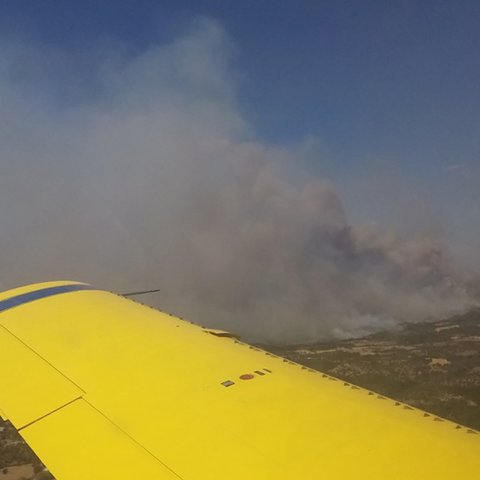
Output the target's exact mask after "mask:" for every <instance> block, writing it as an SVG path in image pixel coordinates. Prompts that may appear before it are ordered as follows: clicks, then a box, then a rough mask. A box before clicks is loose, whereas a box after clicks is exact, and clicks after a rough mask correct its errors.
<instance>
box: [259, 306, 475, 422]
mask: <svg viewBox="0 0 480 480" xmlns="http://www.w3.org/2000/svg"><path fill="white" fill-rule="evenodd" d="M263 348H265V349H267V350H270V351H272V352H273V353H276V354H277V355H280V356H284V357H286V358H288V359H290V360H293V361H295V362H297V363H301V364H304V365H306V366H308V367H311V368H314V369H316V370H320V371H323V372H325V373H329V374H331V375H332V376H335V377H338V378H341V379H342V380H345V381H348V382H350V383H354V384H357V385H360V386H362V387H365V388H368V389H370V390H373V391H375V392H378V393H381V394H383V395H386V396H389V397H392V398H394V399H396V400H400V401H402V402H405V403H409V404H411V405H414V406H416V407H418V408H421V409H423V410H427V411H429V412H432V413H435V414H437V415H439V416H441V417H444V418H448V419H450V420H453V421H455V422H457V423H460V424H463V425H465V426H469V427H473V428H475V429H480V310H477V311H472V312H470V313H467V314H465V315H461V316H456V317H452V318H450V319H448V320H443V321H438V322H431V323H418V324H404V325H402V326H401V328H400V329H399V330H398V331H394V332H381V333H377V334H374V335H371V336H368V337H364V338H359V339H354V340H343V341H331V342H322V343H317V344H314V345H295V346H290V347H281V348H278V347H268V346H263Z"/></svg>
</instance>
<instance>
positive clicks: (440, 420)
mask: <svg viewBox="0 0 480 480" xmlns="http://www.w3.org/2000/svg"><path fill="white" fill-rule="evenodd" d="M433 420H434V421H435V422H443V420H442V419H441V418H438V417H435V418H434V419H433Z"/></svg>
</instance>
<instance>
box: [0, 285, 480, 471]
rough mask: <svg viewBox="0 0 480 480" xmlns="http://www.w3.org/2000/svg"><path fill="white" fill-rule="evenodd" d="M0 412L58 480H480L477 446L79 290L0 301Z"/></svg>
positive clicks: (470, 434)
mask: <svg viewBox="0 0 480 480" xmlns="http://www.w3.org/2000/svg"><path fill="white" fill-rule="evenodd" d="M0 362H1V363H0V365H1V379H2V382H1V387H0V413H1V414H2V417H4V418H5V419H8V420H9V421H10V422H11V423H12V424H13V425H14V426H15V427H16V428H17V429H18V430H19V432H20V434H21V435H22V436H23V437H24V438H25V440H26V441H27V443H28V444H29V445H30V446H31V447H32V448H33V450H34V451H35V452H36V453H37V455H38V456H39V457H40V459H41V460H42V461H43V462H44V463H45V464H46V465H47V467H48V468H49V469H50V471H51V472H52V473H53V474H54V475H55V477H56V478H57V480H86V479H104V480H105V479H112V480H113V479H115V480H127V479H129V480H130V479H132V478H136V479H168V480H173V479H177V480H178V479H183V480H217V479H218V480H223V479H225V480H227V479H228V480H240V479H242V480H245V479H255V480H257V479H258V480H271V479H275V480H293V479H295V480H297V479H302V480H303V479H317V478H318V479H369V480H377V479H389V480H395V479H397V480H400V479H401V480H406V479H422V480H429V479H431V480H433V479H435V480H442V479H443V480H446V479H448V480H451V479H452V478H456V479H469V480H470V479H475V478H480V468H479V467H480V436H479V435H478V434H477V432H475V431H473V430H471V429H468V428H465V427H461V426H459V425H456V424H454V423H451V422H449V421H446V420H443V419H441V418H438V417H436V416H434V415H430V414H427V413H424V412H422V411H420V410H417V409H414V408H412V407H410V406H408V405H405V404H403V403H400V402H395V401H394V400H391V399H388V398H385V397H383V396H381V395H377V394H374V393H372V392H369V391H367V390H364V389H361V388H358V387H356V386H354V385H350V384H348V383H344V382H343V381H341V380H338V379H335V378H333V377H330V376H328V375H325V374H322V373H319V372H316V371H314V370H311V369H309V368H306V367H301V366H300V365H297V364H295V363H293V362H290V361H288V360H285V359H282V358H279V357H276V356H274V355H272V354H270V353H267V352H264V351H262V350H260V349H258V348H255V347H252V346H249V345H247V344H245V343H242V342H240V341H238V340H237V339H235V338H234V337H232V336H230V335H228V334H225V332H219V331H216V330H206V329H203V328H202V327H199V326H197V325H194V324H191V323H189V322H187V321H184V320H181V319H179V318H176V317H173V316H171V315H169V314H166V313H162V312H159V311H157V310H155V309H153V308H150V307H147V306H144V305H141V304H139V303H137V302H135V301H133V300H131V299H127V298H124V297H122V296H119V295H116V294H113V293H110V292H106V291H101V290H97V289H95V288H93V287H91V286H89V285H85V284H81V283H76V282H50V283H43V284H36V285H31V286H27V287H22V288H19V289H15V290H10V291H8V292H4V293H3V294H0Z"/></svg>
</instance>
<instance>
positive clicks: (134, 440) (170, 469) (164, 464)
mask: <svg viewBox="0 0 480 480" xmlns="http://www.w3.org/2000/svg"><path fill="white" fill-rule="evenodd" d="M82 400H83V401H84V402H85V403H86V404H87V405H89V406H90V407H91V408H93V410H95V411H96V412H97V413H98V414H99V415H101V416H102V417H103V418H105V420H107V421H108V422H110V423H111V424H112V425H114V426H115V428H118V429H119V430H120V431H121V432H122V433H123V434H124V435H126V436H127V437H128V438H129V439H130V440H131V441H132V442H134V443H135V444H137V445H138V446H139V447H140V448H141V449H143V450H144V451H145V452H146V453H148V454H149V455H150V456H151V457H153V458H154V459H155V460H156V461H157V462H159V463H161V464H162V465H163V466H164V467H165V468H166V469H167V470H169V471H170V472H171V473H172V474H173V475H175V476H176V477H178V478H179V479H180V480H183V477H181V476H180V475H179V474H178V473H177V472H175V470H173V469H172V468H171V467H169V466H168V465H167V464H166V463H165V462H163V461H162V460H161V459H160V458H158V457H157V456H156V455H155V454H154V453H153V452H152V451H150V450H149V449H148V448H147V447H146V446H145V445H143V444H142V443H140V442H139V441H138V440H137V439H136V438H135V437H133V436H132V435H130V434H129V433H128V432H127V431H125V430H124V429H123V428H121V427H120V426H119V425H118V424H117V423H116V422H114V421H113V420H112V419H111V418H110V417H109V416H108V415H106V414H105V413H103V412H102V411H101V410H100V409H98V408H97V407H96V406H95V405H93V404H92V403H91V402H89V401H88V400H87V399H86V398H83V399H82Z"/></svg>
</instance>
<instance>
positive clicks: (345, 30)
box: [0, 0, 480, 171]
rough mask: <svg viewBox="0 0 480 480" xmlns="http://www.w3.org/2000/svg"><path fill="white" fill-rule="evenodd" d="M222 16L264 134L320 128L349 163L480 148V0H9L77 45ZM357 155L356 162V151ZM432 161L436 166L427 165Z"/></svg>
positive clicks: (35, 28) (155, 34)
mask: <svg viewBox="0 0 480 480" xmlns="http://www.w3.org/2000/svg"><path fill="white" fill-rule="evenodd" d="M199 15H205V16H209V17H211V18H214V19H217V20H218V21H219V22H220V23H221V24H222V25H223V26H224V28H225V29H226V31H227V33H228V35H229V36H230V37H231V39H232V43H233V45H234V54H233V60H232V64H233V67H234V68H235V69H236V71H237V72H238V90H237V93H238V95H239V97H240V99H241V105H242V106H243V108H244V109H245V111H246V114H247V116H248V119H249V121H251V122H252V123H253V124H254V125H255V131H256V134H257V135H258V136H259V137H261V138H262V139H266V140H269V141H272V142H287V143H288V142H295V141H298V140H300V139H302V138H303V137H305V136H308V135H316V136H319V137H320V138H321V139H322V141H324V142H325V143H326V145H327V147H328V148H331V149H332V150H333V152H334V153H335V155H336V156H337V157H338V158H339V159H341V160H342V161H344V162H347V163H350V162H354V161H358V159H359V158H362V157H364V156H371V155H386V156H389V157H393V158H398V160H399V161H402V162H405V163H406V164H412V165H414V166H415V168H420V171H421V170H423V168H425V167H422V166H420V165H419V163H424V162H427V163H429V162H432V163H433V162H438V163H439V164H447V165H449V164H450V163H456V162H458V157H459V156H461V157H462V158H461V160H462V161H467V162H469V161H473V160H474V159H475V158H477V156H478V148H479V146H478V141H477V140H476V139H477V138H478V128H479V121H478V111H479V107H480V94H479V93H478V92H479V89H478V81H479V73H480V67H479V60H478V55H477V52H478V47H479V45H480V29H479V28H478V22H479V21H480V5H479V4H478V2H474V1H462V2H451V1H441V0H437V1H422V2H419V1H392V2H383V1H364V2H357V1H300V2H293V1H282V0H277V1H242V2H234V1H195V2H194V1H191V2H185V1H183V2H182V1H161V2H160V1H135V2H134V1H115V2H108V1H102V2H98V1H88V0H87V1H82V2H77V1H62V2H56V1H51V0H46V1H42V2H33V1H22V0H18V1H15V2H13V1H7V2H2V4H1V5H0V17H1V24H2V29H3V30H4V31H6V32H9V33H13V34H14V35H20V36H23V37H27V38H30V39H31V40H32V41H34V42H41V43H45V44H50V45H52V44H53V45H59V46H61V47H62V48H66V49H76V50H79V49H80V50H81V49H82V48H85V46H87V48H92V46H93V45H95V42H98V41H106V40H107V39H113V40H119V41H121V42H123V43H124V44H126V45H128V46H130V47H131V48H132V49H142V48H146V47H148V46H149V45H151V44H152V43H157V42H160V43H161V42H166V41H169V40H171V39H172V38H174V37H175V36H176V35H178V34H179V32H181V31H182V30H183V29H185V28H186V25H188V23H189V22H190V21H191V20H192V18H194V17H196V16H199ZM355 158H356V159H357V160H354V159H355ZM427 170H428V168H427Z"/></svg>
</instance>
